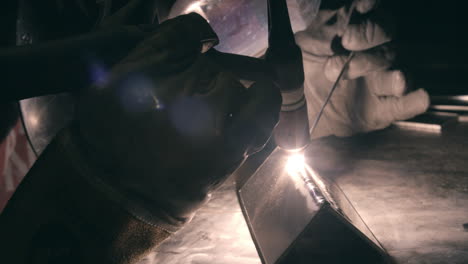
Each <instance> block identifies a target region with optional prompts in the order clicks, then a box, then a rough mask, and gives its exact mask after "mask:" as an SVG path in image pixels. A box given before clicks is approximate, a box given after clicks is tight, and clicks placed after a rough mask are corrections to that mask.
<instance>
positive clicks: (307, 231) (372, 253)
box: [238, 149, 388, 264]
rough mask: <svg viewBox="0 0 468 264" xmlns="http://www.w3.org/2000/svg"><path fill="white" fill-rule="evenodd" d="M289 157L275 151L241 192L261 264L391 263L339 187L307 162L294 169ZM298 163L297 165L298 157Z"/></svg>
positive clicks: (239, 192)
mask: <svg viewBox="0 0 468 264" xmlns="http://www.w3.org/2000/svg"><path fill="white" fill-rule="evenodd" d="M306 153H307V149H306ZM289 158H290V156H289V153H287V152H285V151H282V150H281V149H276V150H275V151H274V152H273V153H272V154H271V155H270V156H269V157H268V159H267V160H266V161H265V162H264V163H263V164H262V166H261V167H260V168H259V169H258V170H257V171H256V172H255V173H254V174H253V175H252V177H251V178H250V179H249V180H247V181H246V182H245V184H244V185H242V186H240V188H239V190H238V197H239V200H240V203H241V207H242V209H243V212H244V215H245V217H246V220H247V223H248V226H249V228H250V231H251V235H252V237H253V238H254V241H255V244H256V246H257V250H258V252H259V255H260V257H261V259H262V262H263V263H265V264H270V263H311V262H314V263H337V264H338V263H347V262H348V261H349V260H350V259H352V260H354V261H359V263H372V264H375V263H388V258H387V254H386V252H385V250H384V249H383V248H382V246H381V245H380V244H379V242H378V241H377V239H376V238H375V237H374V235H373V234H372V232H371V231H370V230H369V228H368V227H367V226H366V224H365V223H364V222H363V221H362V219H361V217H360V216H359V215H358V213H357V212H356V210H355V209H354V208H353V206H352V205H351V203H350V202H349V201H348V199H347V198H346V196H345V195H344V194H343V192H342V191H341V190H340V188H339V187H338V186H336V185H335V184H333V183H332V182H331V181H327V180H326V179H323V178H321V177H320V176H319V175H318V174H317V173H316V172H314V171H313V170H312V169H311V168H310V167H309V166H308V165H307V162H305V164H303V165H304V166H303V169H302V170H301V169H300V166H299V167H297V166H295V168H296V169H297V168H299V169H298V170H290V169H291V163H289V166H288V167H286V165H287V164H288V159H289ZM306 160H307V159H306ZM294 161H295V163H296V165H297V163H298V162H300V158H298V157H297V156H296V157H295V158H294ZM291 171H292V174H291V173H290V172H291ZM298 175H301V176H300V177H297V176H298Z"/></svg>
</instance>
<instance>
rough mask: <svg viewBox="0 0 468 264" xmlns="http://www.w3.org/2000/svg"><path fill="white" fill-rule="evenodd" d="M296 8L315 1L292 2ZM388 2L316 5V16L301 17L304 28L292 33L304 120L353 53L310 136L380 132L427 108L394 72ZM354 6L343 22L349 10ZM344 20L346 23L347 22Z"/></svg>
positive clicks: (422, 95) (423, 96)
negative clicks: (298, 52)
mask: <svg viewBox="0 0 468 264" xmlns="http://www.w3.org/2000/svg"><path fill="white" fill-rule="evenodd" d="M297 1H298V2H300V3H299V6H301V7H302V8H301V10H304V11H307V10H315V9H316V8H314V7H307V5H308V4H314V3H316V2H317V1H315V0H297ZM389 2H391V1H376V0H355V1H346V0H343V1H338V0H337V1H322V5H321V10H320V11H319V12H318V14H317V15H315V16H314V14H308V13H306V12H303V13H302V16H304V20H305V21H308V23H309V25H308V26H307V28H306V29H305V30H304V31H301V32H298V33H297V34H296V41H297V43H298V45H299V46H300V47H301V49H302V51H303V59H304V73H305V94H306V98H307V101H308V102H314V103H313V104H312V103H309V104H308V108H309V109H308V112H309V121H310V124H313V123H314V121H315V118H316V117H317V113H318V111H319V109H320V107H321V105H322V104H323V101H324V100H325V97H326V96H327V94H328V92H329V90H330V89H331V87H332V85H333V83H334V82H335V80H336V78H337V77H338V74H339V72H340V70H341V68H342V67H343V64H344V62H345V61H346V58H347V56H348V54H349V52H350V51H354V52H355V56H354V58H353V59H352V60H351V63H350V65H349V69H348V70H347V72H346V73H345V75H344V76H343V77H344V78H343V79H344V80H342V81H341V83H340V84H339V86H338V88H337V90H336V91H335V93H334V95H333V97H332V98H331V100H330V103H329V105H328V106H327V107H326V108H325V111H324V114H323V117H322V119H321V121H320V122H319V124H318V126H317V129H316V131H315V132H314V135H313V137H321V136H327V135H337V136H349V135H352V134H355V133H359V132H365V131H371V130H375V129H382V128H384V127H387V126H389V125H390V124H391V123H392V122H393V121H395V120H404V119H408V118H411V117H413V116H415V115H418V114H420V113H422V112H424V111H426V109H427V108H428V105H429V96H428V94H427V93H426V91H424V90H423V89H418V90H415V91H412V92H409V91H408V90H410V88H411V87H409V85H408V84H407V82H406V79H405V76H404V74H403V73H402V72H401V71H400V70H397V69H394V68H393V67H392V66H393V62H394V58H395V56H394V55H395V54H394V51H393V49H392V43H391V40H392V38H393V35H394V30H393V28H392V27H393V26H394V24H393V21H392V17H391V9H389V5H388V4H389ZM351 5H354V7H355V9H354V12H353V15H352V16H351V18H350V19H349V12H350V11H349V9H350V6H351ZM348 22H349V24H348Z"/></svg>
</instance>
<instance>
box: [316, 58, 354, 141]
mask: <svg viewBox="0 0 468 264" xmlns="http://www.w3.org/2000/svg"><path fill="white" fill-rule="evenodd" d="M353 57H354V52H351V53H350V54H349V55H348V58H347V59H346V61H345V63H344V65H343V68H341V71H340V74H339V75H338V78H336V81H335V83H334V84H333V86H332V88H331V90H330V92H328V95H327V98H326V99H325V101H324V102H323V105H322V107H321V108H320V111H319V112H318V114H317V117H316V118H315V121H314V124H313V125H312V127H311V129H310V137H312V135H313V133H314V130H315V128H316V127H317V125H318V122H319V121H320V118H321V117H322V115H323V110H324V109H325V107H326V106H327V104H328V102H330V98H331V97H332V95H333V92H334V91H335V90H336V88H337V87H338V84H339V83H340V80H341V78H342V77H343V74H344V73H345V71H346V70H347V69H348V66H349V63H350V62H351V59H352V58H353Z"/></svg>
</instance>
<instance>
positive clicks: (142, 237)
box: [0, 14, 281, 264]
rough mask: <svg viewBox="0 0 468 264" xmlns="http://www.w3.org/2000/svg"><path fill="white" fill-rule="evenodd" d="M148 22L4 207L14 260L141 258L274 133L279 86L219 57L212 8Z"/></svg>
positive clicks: (0, 222)
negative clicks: (212, 52)
mask: <svg viewBox="0 0 468 264" xmlns="http://www.w3.org/2000/svg"><path fill="white" fill-rule="evenodd" d="M148 30H149V36H148V37H147V38H145V39H144V40H143V41H142V42H140V43H139V44H138V45H137V46H136V47H135V48H134V49H133V50H132V51H131V52H130V53H129V54H128V55H127V56H126V57H125V58H124V59H122V60H121V61H120V62H119V63H117V64H116V65H114V66H113V67H112V68H111V70H110V71H109V72H108V73H107V74H103V75H102V76H101V78H99V80H98V81H97V82H96V83H95V85H93V86H91V87H90V88H88V89H85V90H84V91H81V92H80V95H79V96H80V98H79V104H78V109H77V116H76V119H75V121H74V122H73V124H72V125H70V126H69V127H67V128H65V129H64V130H63V131H62V132H61V133H60V134H59V135H58V136H57V137H56V138H55V139H54V140H53V141H52V143H50V145H49V146H48V147H47V149H46V150H45V151H44V153H43V154H42V155H41V156H40V157H39V159H38V161H37V162H36V163H35V164H34V166H33V168H32V169H31V170H30V172H29V173H28V175H27V176H26V177H25V179H24V180H23V182H22V183H21V185H20V186H19V188H18V190H17V191H16V193H15V194H14V196H13V198H12V199H11V200H10V201H9V204H8V205H7V207H6V208H5V210H4V212H3V213H2V215H0V255H2V260H4V261H5V263H12V264H16V263H35V264H37V263H41V264H42V263H80V264H81V263H87V264H88V263H100V264H101V263H119V264H121V263H136V262H137V261H138V260H139V259H141V258H142V257H144V256H145V255H146V254H148V253H149V252H150V251H151V250H152V249H154V247H156V246H157V245H158V244H159V243H161V242H162V241H163V240H164V239H166V238H167V237H168V236H170V234H172V233H174V232H176V231H177V230H178V229H179V228H180V227H181V226H182V225H183V224H184V223H186V222H187V221H189V220H190V218H191V217H192V216H193V214H194V212H195V210H196V209H197V208H199V207H200V206H201V205H202V204H203V203H205V202H206V201H207V200H208V198H209V196H210V192H211V191H212V190H214V189H215V188H216V187H217V186H218V185H220V183H222V181H223V180H224V179H226V178H227V176H229V174H230V173H231V172H233V170H234V169H236V168H237V167H238V166H239V165H240V163H241V162H242V161H243V160H244V159H245V158H246V157H247V156H248V155H249V154H251V153H253V152H255V151H258V150H259V149H261V148H262V147H263V145H264V144H265V143H266V141H267V139H268V138H269V137H270V133H271V130H272V129H273V128H274V126H275V125H276V123H277V121H278V113H279V109H280V105H281V95H280V93H279V89H278V88H277V87H275V86H274V85H273V84H272V83H268V82H267V81H259V82H257V83H254V84H253V85H252V86H251V87H250V88H248V89H246V88H244V86H242V85H241V83H240V82H239V80H237V79H236V78H234V77H233V75H231V73H229V72H226V71H224V70H223V68H222V67H219V66H218V65H217V64H216V63H215V62H214V61H212V60H211V59H210V58H209V57H208V56H207V55H206V54H205V53H204V52H205V51H207V50H209V49H210V47H211V46H213V45H215V44H217V41H218V40H217V36H216V34H215V33H214V32H213V31H212V29H211V27H210V26H209V25H208V23H207V22H206V21H205V20H204V19H203V18H202V17H201V16H199V15H197V14H189V15H184V16H179V17H176V18H174V19H171V20H167V21H166V22H164V23H162V24H161V25H158V26H157V27H155V28H154V27H153V28H148ZM64 67H66V65H65V66H64Z"/></svg>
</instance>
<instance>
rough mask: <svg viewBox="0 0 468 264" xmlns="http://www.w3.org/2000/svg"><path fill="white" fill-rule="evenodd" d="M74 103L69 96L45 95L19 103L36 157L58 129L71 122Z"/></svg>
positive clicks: (72, 98)
mask: <svg viewBox="0 0 468 264" xmlns="http://www.w3.org/2000/svg"><path fill="white" fill-rule="evenodd" d="M75 101H76V99H75V98H74V96H72V95H71V94H56V95H47V96H40V97H34V98H30V99H25V100H22V101H20V107H21V112H22V114H23V118H24V126H25V130H26V131H27V133H28V135H29V138H30V140H31V145H32V148H33V149H34V151H35V152H36V153H37V154H38V155H40V154H41V153H42V151H44V149H45V148H46V147H47V145H48V144H49V143H50V141H52V139H53V138H54V136H55V135H56V134H57V133H58V132H59V131H60V129H62V128H64V127H65V126H66V125H67V124H68V123H69V122H70V121H71V120H72V118H73V113H74V111H75V103H76V102H75Z"/></svg>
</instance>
